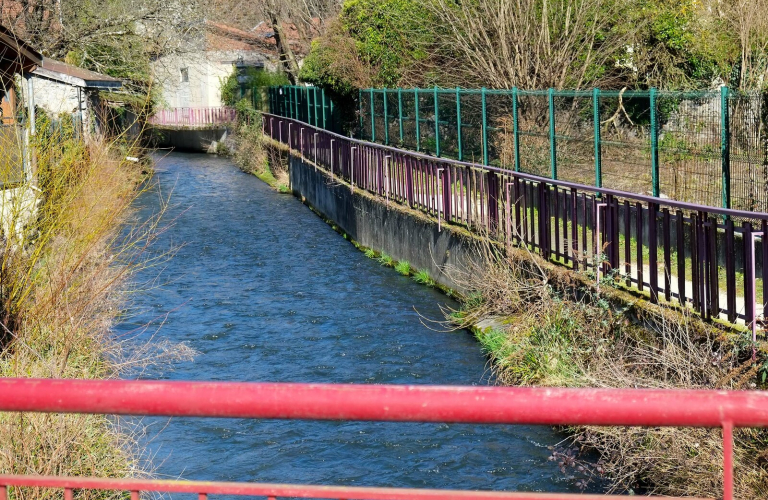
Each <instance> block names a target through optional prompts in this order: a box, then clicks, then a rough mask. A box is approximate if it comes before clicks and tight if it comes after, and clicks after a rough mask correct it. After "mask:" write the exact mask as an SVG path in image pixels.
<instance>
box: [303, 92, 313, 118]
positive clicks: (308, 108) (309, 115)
mask: <svg viewBox="0 0 768 500" xmlns="http://www.w3.org/2000/svg"><path fill="white" fill-rule="evenodd" d="M304 88H305V89H306V94H307V95H306V99H307V123H309V124H310V125H311V124H312V115H311V112H310V110H311V108H310V107H309V87H304Z"/></svg>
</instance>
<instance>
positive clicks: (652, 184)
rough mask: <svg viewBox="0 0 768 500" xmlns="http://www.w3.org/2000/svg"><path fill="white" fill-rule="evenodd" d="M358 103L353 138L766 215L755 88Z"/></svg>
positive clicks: (401, 94)
mask: <svg viewBox="0 0 768 500" xmlns="http://www.w3.org/2000/svg"><path fill="white" fill-rule="evenodd" d="M358 106H359V109H358V114H359V124H358V127H359V130H358V135H359V137H360V138H362V139H366V140H370V141H373V142H379V143H383V144H390V145H396V146H400V147H403V148H407V149H413V150H416V151H421V152H425V153H429V154H434V155H435V156H442V157H449V158H456V159H459V160H466V161H475V162H478V163H484V164H487V165H495V166H501V167H506V168H511V169H514V170H516V171H522V172H527V173H532V174H536V175H541V176H546V177H550V178H552V179H561V180H567V181H572V182H578V183H582V184H590V185H596V186H598V187H602V186H604V187H608V188H613V189H619V190H623V191H629V192H634V193H642V194H652V195H654V196H658V197H669V198H672V199H676V200H680V201H685V202H689V203H697V204H702V205H709V206H724V207H726V208H736V209H742V210H752V211H763V212H766V211H768V130H767V129H766V125H768V124H766V123H765V120H766V119H765V117H766V116H767V115H768V112H767V110H766V107H767V106H768V103H766V97H765V95H761V94H758V93H751V94H747V93H737V92H734V91H731V90H729V89H728V88H726V87H723V88H721V89H718V90H715V91H708V92H666V91H657V90H656V89H650V90H649V91H605V90H600V89H593V90H586V91H557V90H553V89H549V90H542V91H525V90H519V89H511V90H491V89H459V88H457V89H444V88H431V89H365V90H361V91H360V94H359V102H358Z"/></svg>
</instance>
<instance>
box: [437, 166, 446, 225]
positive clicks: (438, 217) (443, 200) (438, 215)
mask: <svg viewBox="0 0 768 500" xmlns="http://www.w3.org/2000/svg"><path fill="white" fill-rule="evenodd" d="M442 174H443V169H442V168H438V169H437V185H438V186H441V184H442V177H443V176H442ZM435 198H436V200H440V197H435ZM444 204H445V190H443V199H442V200H440V204H439V205H438V206H437V207H436V208H437V231H438V232H440V231H442V227H441V222H440V208H441V206H442V205H444Z"/></svg>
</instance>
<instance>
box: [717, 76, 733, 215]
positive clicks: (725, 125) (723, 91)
mask: <svg viewBox="0 0 768 500" xmlns="http://www.w3.org/2000/svg"><path fill="white" fill-rule="evenodd" d="M728 94H729V91H728V87H726V86H722V87H720V156H721V158H722V160H721V161H722V169H723V180H722V183H723V185H722V192H723V208H731V141H730V132H731V117H730V115H729V112H730V110H729V109H728Z"/></svg>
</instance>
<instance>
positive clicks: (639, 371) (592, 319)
mask: <svg viewBox="0 0 768 500" xmlns="http://www.w3.org/2000/svg"><path fill="white" fill-rule="evenodd" d="M482 252H483V253H482V254H481V255H484V256H485V259H484V261H483V262H480V263H478V264H476V265H474V266H473V267H471V268H469V269H466V270H464V271H463V272H461V273H460V275H459V276H458V278H457V280H458V281H459V282H461V284H462V285H463V287H464V288H465V289H467V290H469V291H470V292H469V293H467V294H466V296H465V299H464V301H463V302H462V306H461V308H460V309H459V310H453V311H447V316H446V319H447V321H449V322H450V323H451V324H453V325H455V326H456V327H459V328H465V327H471V326H472V325H475V324H477V323H479V322H480V321H481V320H483V319H487V318H495V319H494V326H492V327H488V328H486V329H484V330H482V331H478V330H477V329H475V334H476V336H477V338H478V340H479V341H480V343H481V344H482V346H483V348H484V350H485V351H486V352H487V353H488V354H489V356H490V357H491V359H492V360H493V365H494V371H495V372H496V374H497V376H498V379H499V380H500V381H501V382H502V383H504V384H508V385H529V386H555V387H618V388H625V387H635V388H670V389H672V388H685V389H732V390H738V389H745V388H763V389H765V388H766V387H768V386H767V385H765V384H764V381H763V379H762V375H761V374H762V373H765V369H766V361H767V360H768V343H766V342H764V341H760V342H758V357H757V360H756V361H753V360H752V346H751V343H750V342H749V341H747V339H746V337H745V336H744V335H743V334H740V333H736V332H734V333H728V332H724V331H722V330H718V329H717V328H715V327H712V326H708V325H706V324H705V323H703V322H702V321H700V320H699V319H697V318H696V317H695V316H692V315H691V314H690V312H686V311H682V312H679V313H673V312H663V310H658V311H657V312H653V311H650V310H649V311H647V312H646V316H645V317H643V319H642V321H640V320H637V321H635V320H633V316H632V314H634V313H629V312H628V311H627V310H626V309H617V308H616V306H612V305H611V304H609V303H608V302H607V301H606V300H604V299H603V298H602V297H601V296H597V295H594V294H593V292H591V291H590V290H587V289H582V290H579V291H578V293H576V296H578V297H580V298H579V299H575V298H574V295H573V292H572V291H570V292H568V291H566V290H565V289H562V290H560V289H556V288H553V286H555V285H553V283H554V282H553V281H552V280H550V279H549V278H550V277H551V275H549V274H548V272H549V271H547V270H546V269H545V268H543V267H539V264H538V263H537V262H540V261H538V260H536V259H532V258H530V257H527V256H521V255H520V254H512V255H510V256H509V257H505V256H502V255H500V254H499V253H497V252H494V251H493V250H492V249H490V248H489V247H488V248H485V249H483V251H482ZM713 360H714V361H713ZM570 431H571V432H572V436H573V438H572V439H573V444H574V445H575V446H576V447H577V449H583V450H587V449H592V450H596V451H597V453H598V455H599V457H600V458H599V461H598V463H597V464H593V465H592V466H591V467H582V469H579V470H577V468H576V467H577V466H578V465H579V464H580V463H581V462H580V461H579V460H578V459H577V460H574V461H573V464H575V465H573V466H569V467H567V468H568V470H567V471H566V472H567V473H568V474H567V475H568V476H569V477H570V478H571V479H569V480H572V481H594V480H597V479H598V478H600V480H601V481H602V477H603V475H605V477H607V478H608V479H609V480H610V481H611V482H612V483H611V491H615V492H624V493H628V492H634V493H636V494H638V493H639V494H656V495H674V496H700V497H706V496H711V495H712V492H714V491H718V490H719V489H721V488H722V485H721V484H720V483H721V477H722V470H721V467H722V463H721V458H720V457H721V456H722V441H721V438H720V432H719V431H718V430H709V429H686V428H643V427H632V428H612V427H575V428H571V429H570ZM767 449H768V431H766V430H760V429H744V430H739V431H737V433H736V445H735V453H736V461H737V463H738V464H739V466H738V467H739V470H740V474H739V475H738V476H739V477H737V478H736V498H767V497H768V464H766V462H765V460H764V459H762V458H760V457H764V456H765V453H766V450H767ZM553 456H554V454H553ZM555 458H557V457H555Z"/></svg>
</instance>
